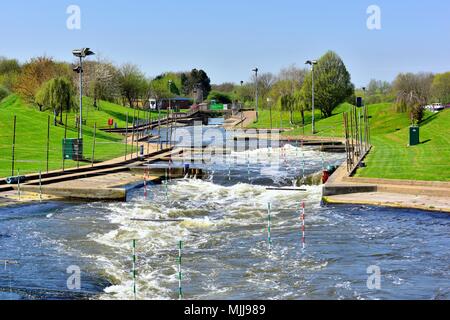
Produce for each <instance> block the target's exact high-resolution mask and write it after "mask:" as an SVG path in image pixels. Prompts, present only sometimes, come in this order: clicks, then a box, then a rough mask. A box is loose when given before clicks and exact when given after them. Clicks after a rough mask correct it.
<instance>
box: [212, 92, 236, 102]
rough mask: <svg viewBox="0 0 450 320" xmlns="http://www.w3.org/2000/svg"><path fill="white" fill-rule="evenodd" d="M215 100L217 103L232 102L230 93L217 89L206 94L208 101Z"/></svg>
mask: <svg viewBox="0 0 450 320" xmlns="http://www.w3.org/2000/svg"><path fill="white" fill-rule="evenodd" d="M212 100H215V101H216V102H217V103H223V104H230V103H232V102H233V99H232V97H231V95H229V94H226V93H223V92H219V91H211V93H210V94H209V96H208V101H212Z"/></svg>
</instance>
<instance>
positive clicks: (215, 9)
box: [0, 0, 450, 86]
mask: <svg viewBox="0 0 450 320" xmlns="http://www.w3.org/2000/svg"><path fill="white" fill-rule="evenodd" d="M71 4H76V5H79V6H80V8H81V14H82V16H81V22H82V25H81V30H68V29H67V28H66V20H67V18H68V15H67V14H66V9H67V7H68V6H69V5H71ZM372 4H376V5H378V6H379V7H380V8H381V13H382V16H381V19H382V20H381V21H382V29H381V30H379V31H370V30H368V29H367V27H366V20H367V18H368V15H367V14H366V10H367V7H368V6H369V5H372ZM0 28H1V30H2V31H1V38H0V56H7V57H15V58H18V59H19V60H20V61H26V60H28V59H29V58H31V57H33V56H37V55H42V54H46V55H48V56H52V57H54V58H55V59H58V60H65V61H71V60H72V57H71V50H72V49H73V48H77V47H83V46H87V47H91V48H92V49H93V50H95V51H96V52H98V53H100V54H101V56H102V57H104V58H107V59H110V60H112V61H113V62H115V63H118V64H122V63H126V62H131V63H134V64H137V65H139V66H140V67H141V68H142V70H143V71H144V72H145V73H146V74H147V75H148V76H155V75H157V74H159V73H162V72H165V71H185V70H190V69H192V68H194V67H195V68H203V69H204V70H205V71H207V72H208V74H209V76H210V77H211V79H212V81H213V82H214V83H220V82H225V81H232V82H239V81H240V80H248V79H249V78H250V75H251V70H252V68H253V67H255V66H258V67H259V68H260V69H261V71H262V72H267V71H270V72H275V73H276V72H277V71H278V70H279V69H280V68H282V67H284V66H288V65H290V64H292V63H296V64H297V65H299V66H300V65H303V63H304V61H305V60H306V59H307V58H308V59H309V58H316V57H319V56H320V55H321V54H323V53H325V51H327V50H334V51H336V52H337V53H338V54H339V55H340V56H341V57H342V58H343V59H344V62H345V63H346V64H347V66H348V69H349V71H350V72H351V74H352V80H353V82H354V83H355V84H356V85H357V86H362V85H365V84H366V83H367V82H368V81H369V80H370V79H371V78H376V79H381V80H389V81H390V80H393V78H394V77H395V75H396V74H397V73H399V72H404V71H412V72H418V71H431V72H443V71H450V1H443V0H427V1H406V0H395V1H392V0H371V1H365V0H342V1H336V0H314V1H301V0H271V1H268V0H222V1H219V0H127V1H125V0H95V1H92V0H90V1H87V0H86V1H85V0H71V1H66V0H35V1H29V0H14V1H12V0H10V1H2V5H1V12H0Z"/></svg>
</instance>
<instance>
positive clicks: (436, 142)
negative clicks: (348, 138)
mask: <svg viewBox="0 0 450 320" xmlns="http://www.w3.org/2000/svg"><path fill="white" fill-rule="evenodd" d="M373 109H375V108H373ZM374 111H375V110H374ZM400 116H402V117H400ZM373 127H374V130H373V133H372V144H373V145H374V148H373V150H372V152H371V153H370V155H369V157H368V158H367V160H366V163H367V168H365V169H362V170H359V171H358V173H357V176H359V177H370V178H386V179H408V180H427V181H450V110H446V111H443V112H441V113H438V114H432V113H427V116H426V119H425V120H424V122H423V123H422V125H421V127H420V141H421V144H420V145H418V146H413V147H408V142H409V121H408V118H407V115H401V114H400V115H398V114H396V116H392V115H391V113H386V112H380V113H379V114H378V115H377V116H376V117H374V123H373ZM399 129H400V130H399Z"/></svg>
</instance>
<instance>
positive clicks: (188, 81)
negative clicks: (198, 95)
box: [181, 69, 211, 97]
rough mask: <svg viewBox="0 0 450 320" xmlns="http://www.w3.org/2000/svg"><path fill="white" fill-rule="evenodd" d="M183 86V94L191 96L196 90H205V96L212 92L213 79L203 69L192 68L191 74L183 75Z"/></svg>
mask: <svg viewBox="0 0 450 320" xmlns="http://www.w3.org/2000/svg"><path fill="white" fill-rule="evenodd" d="M181 86H182V92H183V94H185V95H187V96H191V94H192V93H193V92H194V91H195V90H196V89H200V90H202V91H203V96H204V97H207V96H208V95H209V93H210V92H211V79H209V77H208V75H207V74H206V72H205V71H203V70H197V69H192V71H191V72H190V73H189V74H184V75H182V76H181Z"/></svg>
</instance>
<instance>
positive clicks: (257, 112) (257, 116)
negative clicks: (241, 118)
mask: <svg viewBox="0 0 450 320" xmlns="http://www.w3.org/2000/svg"><path fill="white" fill-rule="evenodd" d="M252 71H253V72H254V73H255V86H256V122H258V120H259V109H258V71H259V69H258V68H255V69H253V70H252Z"/></svg>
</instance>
